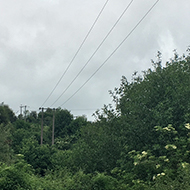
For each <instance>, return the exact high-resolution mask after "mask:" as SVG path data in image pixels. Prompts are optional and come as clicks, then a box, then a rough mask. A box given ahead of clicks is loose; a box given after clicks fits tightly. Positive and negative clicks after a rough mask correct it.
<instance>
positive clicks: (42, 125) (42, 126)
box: [39, 108, 46, 145]
mask: <svg viewBox="0 0 190 190" xmlns="http://www.w3.org/2000/svg"><path fill="white" fill-rule="evenodd" d="M39 109H40V110H42V123H41V145H42V144H43V128H44V109H46V108H39Z"/></svg>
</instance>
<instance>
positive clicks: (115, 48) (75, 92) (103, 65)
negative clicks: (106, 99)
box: [60, 0, 159, 107]
mask: <svg viewBox="0 0 190 190" xmlns="http://www.w3.org/2000/svg"><path fill="white" fill-rule="evenodd" d="M158 2H159V0H157V1H156V2H155V3H154V4H153V5H152V6H151V7H150V9H149V10H148V11H147V12H146V13H145V15H144V16H143V17H142V18H141V19H140V20H139V22H138V23H137V24H136V25H135V26H134V27H133V29H132V30H131V31H130V32H129V33H128V34H127V36H126V37H125V38H124V39H123V40H122V41H121V43H120V44H119V45H118V46H117V47H116V48H115V50H114V51H113V52H112V53H111V54H110V55H109V56H108V57H107V59H106V60H105V61H104V62H103V63H102V64H101V65H100V66H99V67H98V69H96V71H95V72H94V73H93V74H92V75H91V76H90V77H89V78H88V79H87V80H86V81H85V82H84V83H83V84H82V85H81V86H80V87H79V88H78V89H77V90H76V91H75V92H74V93H73V94H72V95H71V96H70V97H69V98H68V99H67V100H66V101H65V102H64V103H63V104H61V105H60V107H62V106H63V105H64V104H66V103H67V102H68V101H69V100H70V99H71V98H72V97H73V96H75V95H76V94H77V93H78V92H79V91H80V90H81V89H82V88H83V87H84V86H85V85H86V84H87V83H88V82H89V81H90V79H91V78H92V77H93V76H94V75H95V74H96V73H97V72H98V71H99V70H100V69H101V68H102V67H103V66H104V65H105V64H106V62H107V61H108V60H109V59H110V58H111V57H112V56H113V55H114V54H115V53H116V51H117V50H118V49H119V48H120V47H121V46H122V44H123V43H124V42H125V41H126V40H127V39H128V38H129V36H130V35H131V34H132V33H133V32H134V30H135V29H136V28H137V27H138V26H139V25H140V24H141V22H142V21H143V20H144V19H145V18H146V16H147V15H148V14H149V13H150V12H151V10H152V9H153V8H154V7H155V6H156V4H157V3H158Z"/></svg>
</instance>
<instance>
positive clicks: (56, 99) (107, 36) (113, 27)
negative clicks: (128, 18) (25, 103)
mask: <svg viewBox="0 0 190 190" xmlns="http://www.w3.org/2000/svg"><path fill="white" fill-rule="evenodd" d="M132 2H133V0H131V1H130V3H129V4H128V5H127V7H126V8H125V9H124V11H123V12H122V14H121V15H120V16H119V18H118V19H117V21H116V22H115V24H114V25H113V26H112V28H111V29H110V30H109V32H108V33H107V35H106V36H105V37H104V39H103V40H102V42H101V43H100V44H99V46H98V47H97V48H96V50H95V51H94V53H93V54H92V55H91V56H90V58H89V59H88V61H87V62H86V63H85V65H84V66H83V67H82V69H81V70H80V71H79V72H78V74H77V75H76V76H75V78H74V79H73V80H72V81H71V83H70V84H69V85H68V86H67V88H66V89H65V90H64V91H63V92H62V94H61V95H60V96H59V97H58V98H57V99H56V100H55V101H54V103H53V104H52V105H51V106H53V105H54V104H55V103H56V102H57V101H58V100H59V99H60V98H61V97H62V96H63V94H64V93H65V92H66V91H67V90H68V89H69V88H70V86H71V85H72V84H73V83H74V81H75V80H76V79H77V78H78V76H79V75H80V74H81V73H82V71H83V70H84V69H85V67H86V66H87V65H88V64H89V62H90V61H91V59H92V58H93V57H94V55H95V54H96V53H97V51H98V50H99V49H100V47H101V46H102V45H103V43H104V42H105V40H106V39H107V38H108V36H109V35H110V34H111V32H112V31H113V29H114V28H115V27H116V25H117V24H118V22H119V21H120V20H121V18H122V17H123V15H124V14H125V13H126V11H127V10H128V9H129V7H130V5H131V4H132Z"/></svg>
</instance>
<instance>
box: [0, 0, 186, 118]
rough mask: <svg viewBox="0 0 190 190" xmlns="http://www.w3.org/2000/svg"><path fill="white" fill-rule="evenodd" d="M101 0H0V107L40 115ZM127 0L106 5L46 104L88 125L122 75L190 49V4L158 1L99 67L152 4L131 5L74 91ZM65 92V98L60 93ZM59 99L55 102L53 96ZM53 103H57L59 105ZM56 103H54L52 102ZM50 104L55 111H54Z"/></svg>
mask: <svg viewBox="0 0 190 190" xmlns="http://www.w3.org/2000/svg"><path fill="white" fill-rule="evenodd" d="M105 2H106V0H32V1H31V0H0V91H1V93H0V101H1V102H4V103H5V104H8V105H9V106H10V108H11V109H13V111H14V112H16V113H17V114H18V113H19V110H20V109H19V107H20V105H21V104H22V105H27V109H28V110H29V111H32V110H38V109H39V107H41V106H42V105H43V103H44V101H45V100H46V99H47V97H48V96H49V95H50V93H51V92H52V90H53V89H54V87H55V85H56V84H57V82H58V81H59V80H60V78H61V76H63V73H64V72H65V71H66V69H67V68H68V65H69V64H70V63H71V61H72V59H73V57H74V55H75V53H76V52H77V50H78V48H79V46H80V45H81V43H82V41H83V40H84V38H85V36H86V35H87V33H88V31H89V30H90V28H91V26H92V24H93V22H94V21H95V19H96V18H97V15H98V14H99V13H100V10H101V9H102V7H103V5H104V4H105ZM130 2H131V0H109V1H108V3H107V5H106V7H105V9H104V11H103V12H102V14H101V16H100V17H99V19H98V21H97V23H96V24H95V26H94V28H93V30H92V31H91V33H90V35H89V36H88V38H87V39H86V41H85V43H84V45H83V46H82V48H81V50H80V51H79V53H78V54H77V56H76V58H75V59H74V61H73V62H72V64H71V65H70V67H69V69H68V71H67V72H66V73H65V75H64V76H63V78H62V80H61V81H60V83H59V85H58V86H57V88H56V89H55V90H54V92H53V93H52V95H51V96H50V97H49V99H48V100H47V101H46V102H45V104H44V105H43V106H44V107H50V106H51V107H59V106H62V108H63V109H68V110H70V111H71V113H72V114H74V115H75V116H77V115H78V116H79V115H86V116H87V117H88V119H90V120H91V119H92V117H90V116H91V115H92V113H94V112H95V110H97V109H101V108H102V107H103V105H104V104H109V103H112V99H111V97H110V95H109V93H108V91H109V90H113V89H114V88H115V87H119V85H120V80H121V77H122V75H124V76H126V77H127V78H128V79H129V80H130V79H131V75H132V74H133V72H134V71H139V72H141V71H142V70H146V69H148V68H150V67H152V64H151V61H150V60H151V59H154V60H156V55H157V51H161V52H162V57H163V65H164V64H165V62H166V61H167V60H169V59H170V58H171V57H172V56H173V50H174V49H177V51H178V53H179V54H180V55H181V54H182V53H185V51H186V49H187V47H188V46H189V45H190V24H189V23H190V11H189V9H190V1H189V0H160V1H159V2H158V3H157V4H156V6H155V7H154V8H153V10H152V11H151V12H150V13H149V14H148V15H147V17H146V18H145V19H144V20H143V21H142V23H141V24H140V25H139V26H138V27H137V28H136V29H135V30H134V31H133V32H132V34H131V35H130V36H129V37H128V38H127V40H126V41H125V42H124V43H123V44H122V46H121V47H120V48H119V49H118V50H117V51H116V52H115V54H113V56H112V57H110V59H109V60H108V61H107V62H106V64H105V65H104V66H103V67H102V68H101V69H100V70H99V71H98V72H97V73H96V74H95V75H94V76H93V77H92V78H91V80H89V81H88V83H86V85H85V86H84V87H83V88H82V89H81V90H80V91H78V93H76V95H75V96H73V97H72V98H71V99H70V100H69V101H67V102H66V103H65V104H63V103H64V102H65V101H66V100H68V98H70V97H71V96H72V95H73V93H75V92H76V90H78V89H79V88H80V86H81V85H83V84H84V83H85V81H87V80H88V79H89V77H90V76H91V75H92V74H93V73H94V72H95V71H96V70H97V69H98V67H99V66H100V65H101V64H102V63H104V61H105V60H106V59H107V58H108V57H109V55H110V54H111V53H112V52H113V51H114V50H115V48H117V46H118V45H119V44H120V43H121V41H122V40H123V39H124V38H125V37H126V36H127V35H128V34H129V33H130V32H131V30H132V29H133V28H134V27H135V25H136V24H137V23H138V22H139V21H140V19H141V18H142V17H143V16H144V14H145V13H146V12H147V11H148V10H149V9H150V7H151V6H152V5H153V4H154V3H155V2H156V0H134V1H133V2H132V4H131V6H130V7H129V9H128V10H127V11H126V13H125V14H124V15H123V17H122V18H121V20H120V22H119V23H118V24H117V25H116V27H115V28H114V30H113V31H112V32H111V33H110V35H109V36H108V38H107V39H106V40H105V42H104V43H103V44H102V46H101V47H100V48H99V50H98V51H97V53H96V54H95V55H94V56H93V58H92V59H91V61H89V63H88V64H87V65H86V67H85V69H84V70H83V71H82V72H81V74H80V75H79V76H78V77H77V78H76V80H75V81H74V82H73V83H72V85H71V86H70V87H69V88H68V89H67V90H66V91H65V89H66V88H67V87H68V85H69V84H70V83H71V82H72V80H73V79H74V78H75V77H76V75H77V74H78V73H79V71H80V70H81V68H82V67H84V65H85V64H86V63H87V61H88V60H89V58H90V57H91V56H92V54H93V53H94V51H95V50H96V48H97V47H98V46H99V44H100V43H101V42H102V40H103V39H104V38H105V36H106V35H107V34H108V32H109V31H110V29H111V28H112V27H113V25H114V24H115V22H116V21H117V19H118V18H119V17H120V15H121V14H122V12H123V11H124V9H125V8H126V7H127V6H128V5H129V3H130ZM64 91H65V93H64V94H63V96H61V97H60V95H61V94H62V93H63V92H64ZM58 97H60V98H59V99H58V100H57V98H58ZM56 100H57V101H56ZM55 101H56V103H55V104H53V103H54V102H55ZM52 104H53V105H52Z"/></svg>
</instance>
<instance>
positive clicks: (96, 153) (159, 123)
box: [0, 52, 190, 190]
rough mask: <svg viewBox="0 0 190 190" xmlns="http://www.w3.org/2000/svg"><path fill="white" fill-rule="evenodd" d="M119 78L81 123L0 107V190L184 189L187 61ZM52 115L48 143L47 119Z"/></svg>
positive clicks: (188, 171) (66, 116)
mask: <svg viewBox="0 0 190 190" xmlns="http://www.w3.org/2000/svg"><path fill="white" fill-rule="evenodd" d="M152 63H153V69H148V70H147V71H143V72H142V75H138V73H136V72H135V73H134V74H133V78H132V81H130V82H129V81H128V80H127V79H126V78H125V77H122V80H121V85H120V87H118V88H115V90H114V91H110V95H111V96H112V97H113V104H112V105H111V104H110V105H105V106H104V107H103V108H102V109H101V110H98V111H97V112H96V113H95V114H94V116H95V118H96V121H95V122H89V121H87V119H86V118H85V117H84V116H80V117H77V118H74V116H73V115H72V114H71V113H70V112H69V111H68V110H63V109H61V108H58V109H56V110H51V109H47V110H45V111H44V113H43V114H44V115H43V117H44V129H43V134H44V135H43V145H41V144H40V137H41V136H40V133H41V116H42V112H40V113H36V112H31V113H27V114H26V118H23V116H19V117H16V116H15V115H14V113H13V112H12V111H11V109H10V108H9V107H8V106H7V105H4V104H2V105H1V106H0V130H1V133H0V189H2V190H12V189H15V190H17V189H18V190H20V189H31V190H126V189H128V190H135V189H136V190H137V189H138V190H143V189H144V190H145V189H146V190H147V189H150V190H152V189H159V190H160V189H163V190H164V189H183V190H185V189H190V100H189V96H190V56H189V55H187V56H184V55H183V56H182V57H179V56H178V55H177V53H176V52H175V56H174V58H173V59H171V60H170V61H169V62H167V63H166V65H165V66H164V67H163V66H162V65H161V53H160V52H158V60H157V61H156V62H154V61H152ZM54 113H55V143H54V144H53V145H52V118H53V114H54Z"/></svg>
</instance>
